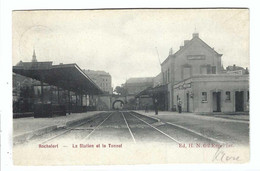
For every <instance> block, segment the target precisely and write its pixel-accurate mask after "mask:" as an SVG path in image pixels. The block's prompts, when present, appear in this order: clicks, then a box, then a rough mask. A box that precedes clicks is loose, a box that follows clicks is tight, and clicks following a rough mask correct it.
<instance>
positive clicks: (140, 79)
mask: <svg viewBox="0 0 260 171" xmlns="http://www.w3.org/2000/svg"><path fill="white" fill-rule="evenodd" d="M153 78H154V77H136V78H129V79H128V80H127V81H126V83H127V84H129V83H153Z"/></svg>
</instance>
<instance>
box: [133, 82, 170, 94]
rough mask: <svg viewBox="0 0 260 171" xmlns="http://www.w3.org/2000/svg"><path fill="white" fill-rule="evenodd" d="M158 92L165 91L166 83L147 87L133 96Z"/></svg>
mask: <svg viewBox="0 0 260 171" xmlns="http://www.w3.org/2000/svg"><path fill="white" fill-rule="evenodd" d="M159 93H167V84H166V85H159V86H156V87H153V88H152V87H148V88H147V89H145V90H143V91H141V92H140V93H138V94H137V95H136V96H135V97H145V96H150V97H151V96H154V95H156V94H159Z"/></svg>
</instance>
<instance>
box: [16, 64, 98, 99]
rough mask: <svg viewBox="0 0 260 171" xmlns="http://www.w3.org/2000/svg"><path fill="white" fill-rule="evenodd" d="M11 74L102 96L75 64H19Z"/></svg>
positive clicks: (65, 88) (77, 91)
mask: <svg viewBox="0 0 260 171" xmlns="http://www.w3.org/2000/svg"><path fill="white" fill-rule="evenodd" d="M13 72H14V73H16V74H20V75H23V76H26V77H30V78H33V79H36V80H38V81H42V82H44V83H47V84H49V85H53V86H58V87H61V88H63V89H64V90H70V91H73V92H76V93H82V94H102V93H103V92H102V90H101V89H100V88H99V87H98V86H97V85H96V84H95V83H94V82H93V81H92V80H91V79H90V78H89V77H88V76H87V75H86V74H85V73H84V72H83V71H82V70H81V69H80V68H79V66H78V65H77V64H61V65H52V62H20V63H19V65H17V66H13Z"/></svg>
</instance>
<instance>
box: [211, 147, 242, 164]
mask: <svg viewBox="0 0 260 171" xmlns="http://www.w3.org/2000/svg"><path fill="white" fill-rule="evenodd" d="M212 161H213V162H214V161H218V162H232V161H233V162H234V161H240V157H239V156H235V155H232V156H231V155H228V154H226V152H225V151H224V150H223V149H222V147H220V148H218V150H217V151H216V153H215V154H214V157H213V160H212Z"/></svg>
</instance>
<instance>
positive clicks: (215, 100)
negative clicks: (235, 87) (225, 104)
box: [213, 92, 221, 112]
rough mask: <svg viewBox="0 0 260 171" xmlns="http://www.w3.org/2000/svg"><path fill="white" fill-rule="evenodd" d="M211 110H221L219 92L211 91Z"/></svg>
mask: <svg viewBox="0 0 260 171" xmlns="http://www.w3.org/2000/svg"><path fill="white" fill-rule="evenodd" d="M213 112H221V92H213Z"/></svg>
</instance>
